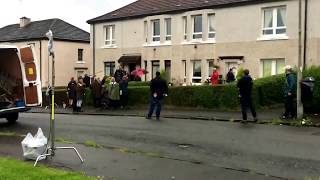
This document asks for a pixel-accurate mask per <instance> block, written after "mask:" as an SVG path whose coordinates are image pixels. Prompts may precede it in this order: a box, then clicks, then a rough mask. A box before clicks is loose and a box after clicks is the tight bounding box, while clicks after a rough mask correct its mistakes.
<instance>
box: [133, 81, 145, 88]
mask: <svg viewBox="0 0 320 180" xmlns="http://www.w3.org/2000/svg"><path fill="white" fill-rule="evenodd" d="M149 84H150V82H142V81H130V82H129V87H136V86H149Z"/></svg>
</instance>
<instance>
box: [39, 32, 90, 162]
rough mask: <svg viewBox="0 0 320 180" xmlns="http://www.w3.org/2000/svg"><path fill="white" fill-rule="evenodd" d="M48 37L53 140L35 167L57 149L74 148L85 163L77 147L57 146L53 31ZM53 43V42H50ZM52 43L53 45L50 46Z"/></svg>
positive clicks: (51, 131) (51, 138) (51, 136)
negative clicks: (50, 62)
mask: <svg viewBox="0 0 320 180" xmlns="http://www.w3.org/2000/svg"><path fill="white" fill-rule="evenodd" d="M47 36H48V38H49V53H50V56H51V57H52V87H51V88H52V89H51V119H50V134H49V142H51V145H50V146H47V149H46V152H45V154H42V155H40V156H38V157H37V159H36V162H35V163H34V167H36V166H37V163H38V162H39V161H40V160H42V159H43V158H45V159H47V157H49V156H50V157H54V156H55V151H56V150H60V149H61V150H64V149H65V150H73V151H74V152H75V153H76V154H77V156H78V158H79V159H80V161H81V163H84V160H83V158H82V157H81V155H80V153H79V152H78V150H77V149H76V148H75V147H56V146H55V99H54V82H55V57H54V52H53V51H52V49H50V47H51V48H52V41H53V38H52V32H51V31H49V32H48V35H47ZM50 43H51V44H50ZM50 45H51V46H50Z"/></svg>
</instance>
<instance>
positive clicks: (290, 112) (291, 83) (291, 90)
mask: <svg viewBox="0 0 320 180" xmlns="http://www.w3.org/2000/svg"><path fill="white" fill-rule="evenodd" d="M285 72H286V81H285V89H284V95H285V113H284V114H283V116H282V118H283V119H291V118H293V117H294V116H295V114H296V113H295V112H294V108H293V107H294V106H293V103H294V98H295V96H296V89H297V79H296V77H295V75H294V73H293V70H292V67H291V66H289V65H288V66H286V67H285Z"/></svg>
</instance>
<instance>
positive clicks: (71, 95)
mask: <svg viewBox="0 0 320 180" xmlns="http://www.w3.org/2000/svg"><path fill="white" fill-rule="evenodd" d="M76 88H77V82H76V81H75V80H74V78H73V77H72V78H71V80H70V82H69V83H68V88H67V91H68V99H69V107H72V105H73V103H74V102H73V100H74V99H75V97H76Z"/></svg>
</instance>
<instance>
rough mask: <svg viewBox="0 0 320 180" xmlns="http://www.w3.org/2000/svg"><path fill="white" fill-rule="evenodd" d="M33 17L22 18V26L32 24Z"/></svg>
mask: <svg viewBox="0 0 320 180" xmlns="http://www.w3.org/2000/svg"><path fill="white" fill-rule="evenodd" d="M30 22H31V19H30V18H27V17H22V18H20V28H24V27H26V26H27V25H28V24H30Z"/></svg>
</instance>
